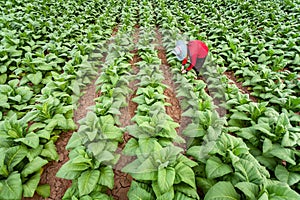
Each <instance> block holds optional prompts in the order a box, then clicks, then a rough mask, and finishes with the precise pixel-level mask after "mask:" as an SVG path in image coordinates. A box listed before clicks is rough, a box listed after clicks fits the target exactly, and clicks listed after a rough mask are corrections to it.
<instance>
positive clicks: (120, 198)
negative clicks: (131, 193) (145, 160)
mask: <svg viewBox="0 0 300 200" xmlns="http://www.w3.org/2000/svg"><path fill="white" fill-rule="evenodd" d="M133 37H134V39H133V40H134V43H135V44H137V42H138V39H139V27H138V26H137V25H136V26H135V33H134V35H133ZM130 53H133V54H134V56H133V58H132V60H131V61H130V64H131V66H132V69H133V74H137V73H138V71H139V70H138V67H137V66H136V63H137V62H139V61H140V60H141V58H140V57H139V56H138V50H137V49H135V50H133V51H131V52H130ZM137 83H138V81H137V80H134V81H131V82H130V83H129V88H130V89H131V90H132V94H131V95H130V96H129V97H128V99H127V100H128V106H127V107H124V108H121V109H120V112H121V115H120V119H119V120H120V123H121V127H123V128H124V127H126V126H128V125H131V124H133V123H132V122H131V118H132V117H133V116H134V115H135V111H136V108H137V104H136V103H134V102H133V101H131V99H132V98H134V97H135V92H136V90H137V85H136V84H137ZM130 138H131V136H130V135H129V133H128V132H125V133H124V134H123V143H121V144H120V145H119V147H118V151H117V153H119V154H120V155H121V157H120V159H119V161H118V163H117V164H116V165H115V166H114V174H115V176H114V188H113V189H112V190H109V191H108V194H110V195H112V196H113V198H114V199H116V200H127V199H128V197H127V193H128V190H129V189H130V185H131V182H132V177H131V176H130V175H129V174H126V173H123V172H122V171H121V170H122V168H123V167H125V166H126V165H127V164H128V163H130V162H132V161H133V160H134V159H135V158H134V157H132V156H125V155H123V154H122V150H123V149H124V147H125V145H126V143H127V142H128V140H129V139H130Z"/></svg>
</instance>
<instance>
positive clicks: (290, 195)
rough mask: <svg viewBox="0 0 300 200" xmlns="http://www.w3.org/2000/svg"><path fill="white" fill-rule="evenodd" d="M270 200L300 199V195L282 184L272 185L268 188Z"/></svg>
mask: <svg viewBox="0 0 300 200" xmlns="http://www.w3.org/2000/svg"><path fill="white" fill-rule="evenodd" d="M266 189H267V191H268V197H269V199H270V200H273V199H274V200H277V199H281V200H290V199H295V200H296V199H300V195H299V194H298V193H297V192H296V191H294V190H292V189H291V188H290V187H288V186H285V185H280V184H271V185H268V186H267V187H266Z"/></svg>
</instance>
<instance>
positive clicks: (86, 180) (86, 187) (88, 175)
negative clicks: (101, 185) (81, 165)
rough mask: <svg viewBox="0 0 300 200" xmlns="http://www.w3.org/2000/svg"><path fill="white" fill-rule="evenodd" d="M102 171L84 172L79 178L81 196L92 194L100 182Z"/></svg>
mask: <svg viewBox="0 0 300 200" xmlns="http://www.w3.org/2000/svg"><path fill="white" fill-rule="evenodd" d="M99 176H100V171H98V170H87V171H85V172H83V173H82V174H81V175H80V176H79V178H78V189H79V195H80V196H83V195H86V194H89V193H91V192H92V191H93V190H94V189H95V187H96V185H97V182H98V180H99Z"/></svg>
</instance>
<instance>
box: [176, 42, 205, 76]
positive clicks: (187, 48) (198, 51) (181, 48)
mask: <svg viewBox="0 0 300 200" xmlns="http://www.w3.org/2000/svg"><path fill="white" fill-rule="evenodd" d="M172 52H173V53H174V54H175V55H176V57H177V59H178V60H180V61H182V68H181V72H182V73H186V72H187V71H190V70H191V69H193V70H195V71H196V73H197V75H198V74H199V71H200V69H201V67H202V66H203V64H204V62H205V59H206V57H207V54H208V47H207V45H206V44H205V43H204V42H202V41H200V40H191V41H189V42H188V44H186V43H185V41H182V40H179V41H177V42H176V47H175V48H174V50H173V51H172ZM186 66H187V67H186Z"/></svg>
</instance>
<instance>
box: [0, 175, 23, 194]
mask: <svg viewBox="0 0 300 200" xmlns="http://www.w3.org/2000/svg"><path fill="white" fill-rule="evenodd" d="M0 185H2V187H1V188H0V197H1V199H3V200H12V199H21V198H22V180H21V176H20V174H19V173H17V172H13V173H11V174H10V175H9V177H7V179H2V180H0Z"/></svg>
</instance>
